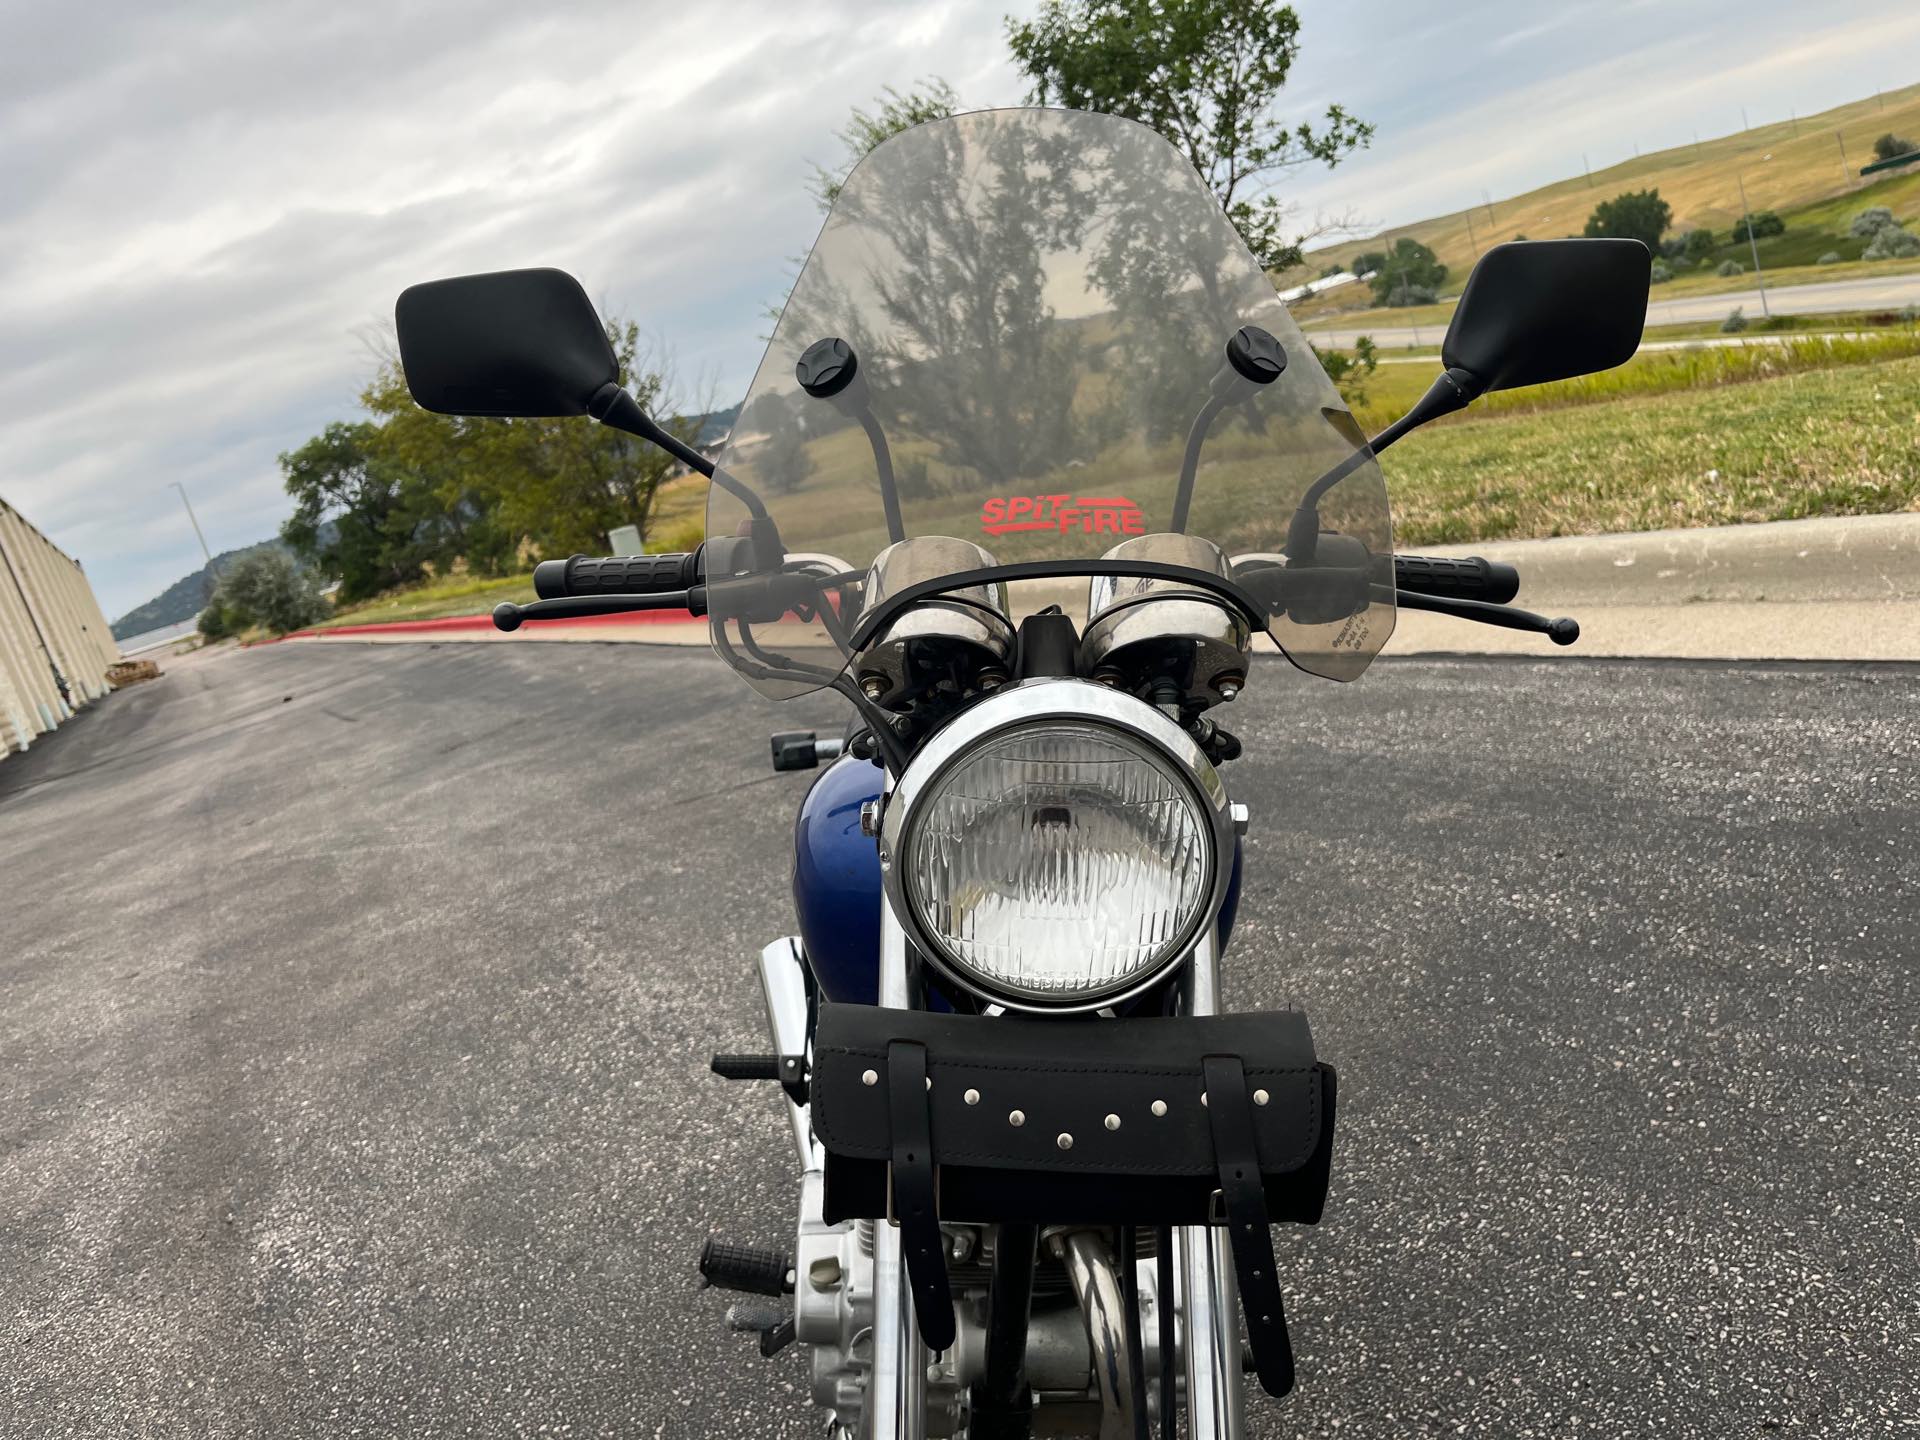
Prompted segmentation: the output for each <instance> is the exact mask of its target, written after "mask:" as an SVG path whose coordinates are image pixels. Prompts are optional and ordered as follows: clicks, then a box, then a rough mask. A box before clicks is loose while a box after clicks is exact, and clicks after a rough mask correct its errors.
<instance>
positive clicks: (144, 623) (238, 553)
mask: <svg viewBox="0 0 1920 1440" xmlns="http://www.w3.org/2000/svg"><path fill="white" fill-rule="evenodd" d="M284 548H285V547H284V546H282V545H281V543H280V542H279V541H278V540H262V541H261V542H260V543H259V544H258V545H247V546H244V547H243V548H241V549H239V550H225V551H222V552H221V553H220V554H218V555H216V556H214V557H213V564H212V566H211V567H209V566H206V565H202V566H201V567H200V568H199V569H198V570H196V571H194V572H193V573H192V574H191V575H182V576H181V577H180V578H179V579H178V580H176V581H174V582H173V584H171V585H169V586H168V587H167V588H166V589H165V590H162V591H161V592H160V593H159V594H158V595H156V596H154V597H153V599H151V600H149V601H147V603H146V604H144V605H137V606H135V607H134V608H133V609H131V610H129V611H128V612H127V613H126V614H124V615H122V616H121V617H120V618H119V619H118V620H116V621H114V622H113V627H112V628H113V638H114V639H116V640H128V639H131V638H132V637H133V636H135V635H144V634H146V632H147V631H149V630H159V629H162V628H163V627H165V626H168V625H178V624H179V623H180V622H181V621H183V620H191V619H193V618H194V617H195V616H197V615H199V613H200V612H201V611H202V610H204V609H205V608H206V605H207V596H209V595H211V594H212V593H213V574H214V573H218V572H219V571H221V570H224V569H225V568H226V567H227V566H229V565H231V564H232V563H233V562H234V561H236V560H238V559H240V558H241V557H243V556H246V555H252V554H254V553H255V552H256V551H260V550H280V549H284ZM210 571H211V572H212V573H209V572H210Z"/></svg>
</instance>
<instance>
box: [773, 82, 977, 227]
mask: <svg viewBox="0 0 1920 1440" xmlns="http://www.w3.org/2000/svg"><path fill="white" fill-rule="evenodd" d="M875 105H876V108H875V109H873V110H870V111H869V110H861V109H859V108H857V107H856V108H855V109H854V112H853V114H852V116H851V117H849V119H848V120H847V124H846V128H845V129H843V130H841V131H840V132H839V136H838V138H839V141H840V145H841V148H842V149H843V151H844V152H845V154H844V157H843V164H842V165H841V168H840V170H839V173H838V174H836V173H835V172H833V171H831V170H829V169H827V168H826V167H825V166H824V165H815V166H814V167H813V179H812V181H811V182H810V183H809V184H808V187H807V188H808V189H810V190H812V191H813V198H814V199H815V200H816V201H818V202H819V205H820V208H821V209H822V210H823V211H824V210H831V209H832V208H833V202H834V201H835V200H837V199H839V198H840V187H841V186H842V185H843V184H845V183H846V178H847V176H848V175H850V174H852V173H853V167H854V166H856V165H858V164H859V163H860V162H861V161H862V160H864V159H866V158H867V156H868V154H869V153H871V152H872V150H873V147H874V146H876V145H878V144H879V143H880V142H881V141H882V140H890V139H892V138H893V137H894V136H895V135H898V134H899V133H900V132H901V131H902V130H910V129H912V128H913V127H914V126H915V125H920V124H923V123H925V122H926V121H928V120H944V119H946V118H947V117H948V116H950V115H957V114H958V113H959V112H960V109H961V103H960V95H959V92H958V91H956V90H955V89H954V88H953V86H951V85H949V84H948V83H947V82H946V81H944V80H942V79H941V78H940V77H939V76H938V75H935V76H931V77H929V78H928V79H926V80H922V81H921V82H920V83H919V84H917V85H915V86H914V87H913V88H912V89H910V90H907V91H905V92H904V93H903V92H901V91H899V90H896V89H894V88H893V87H892V86H891V85H889V86H887V87H886V89H885V90H883V91H881V93H880V95H879V97H878V98H877V99H876V101H875Z"/></svg>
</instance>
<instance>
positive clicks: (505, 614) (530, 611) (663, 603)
mask: <svg viewBox="0 0 1920 1440" xmlns="http://www.w3.org/2000/svg"><path fill="white" fill-rule="evenodd" d="M639 610H685V611H686V612H687V613H689V614H691V615H704V614H706V613H707V587H706V586H704V585H695V586H693V587H692V588H691V589H688V590H669V591H667V592H665V593H663V594H659V595H564V596H561V597H560V598H558V599H554V600H536V601H534V602H533V603H532V604H531V605H515V604H514V603H513V602H512V601H510V600H505V601H502V602H501V603H500V604H498V605H496V606H494V607H493V628H494V629H496V630H518V629H519V628H520V626H521V625H522V624H523V623H524V622H526V621H528V620H584V619H587V618H588V617H590V616H594V615H630V614H632V613H634V612H635V611H639Z"/></svg>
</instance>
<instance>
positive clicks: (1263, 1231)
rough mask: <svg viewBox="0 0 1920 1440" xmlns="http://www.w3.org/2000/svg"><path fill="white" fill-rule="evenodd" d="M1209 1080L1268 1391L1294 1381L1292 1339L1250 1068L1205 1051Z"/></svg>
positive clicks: (1250, 1336) (1224, 1184) (1231, 1227)
mask: <svg viewBox="0 0 1920 1440" xmlns="http://www.w3.org/2000/svg"><path fill="white" fill-rule="evenodd" d="M1200 1063H1201V1074H1202V1075H1203V1076H1204V1077H1205V1080H1206V1086H1207V1120H1208V1124H1209V1125H1210V1126H1211V1128H1212V1130H1213V1153H1214V1162H1215V1164H1217V1165H1218V1166H1219V1172H1220V1194H1221V1197H1222V1199H1223V1200H1224V1201H1225V1202H1226V1210H1227V1233H1228V1235H1229V1236H1230V1237H1231V1239H1232V1243H1233V1268H1234V1273H1235V1275H1236V1276H1237V1278H1238V1279H1239V1281H1240V1301H1241V1304H1242V1305H1243V1306H1244V1307H1245V1308H1246V1312H1247V1340H1248V1342H1249V1343H1250V1344H1251V1346H1252V1349H1253V1368H1254V1372H1255V1373H1256V1374H1257V1375H1258V1376H1259V1377H1260V1388H1261V1389H1262V1390H1265V1391H1266V1392H1267V1393H1268V1394H1269V1395H1274V1396H1279V1395H1285V1394H1286V1393H1287V1392H1288V1391H1289V1390H1291V1389H1293V1343H1292V1341H1291V1340H1289V1339H1288V1338H1287V1315H1286V1311H1285V1309H1284V1308H1283V1307H1282V1305H1281V1300H1280V1277H1279V1275H1278V1273H1277V1272H1276V1269H1275V1266H1274V1263H1273V1237H1272V1236H1271V1235H1270V1234H1268V1232H1267V1195H1266V1190H1265V1188H1264V1185H1263V1183H1262V1180H1261V1177H1260V1150H1259V1144H1258V1142H1257V1141H1256V1139H1255V1138H1254V1129H1253V1108H1252V1104H1251V1102H1250V1100H1249V1099H1248V1096H1247V1072H1246V1069H1245V1068H1244V1067H1243V1066H1242V1065H1241V1063H1240V1058H1239V1057H1238V1056H1237V1055H1209V1056H1207V1057H1206V1058H1205V1059H1204V1060H1202V1061H1201V1062H1200Z"/></svg>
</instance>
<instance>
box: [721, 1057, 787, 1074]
mask: <svg viewBox="0 0 1920 1440" xmlns="http://www.w3.org/2000/svg"><path fill="white" fill-rule="evenodd" d="M708 1064H709V1067H710V1068H711V1069H712V1071H713V1073H714V1074H716V1075H719V1076H722V1077H724V1078H725V1079H728V1080H778V1079H779V1078H780V1057H779V1056H778V1055H716V1056H714V1057H713V1059H712V1060H711V1061H709V1062H708Z"/></svg>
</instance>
